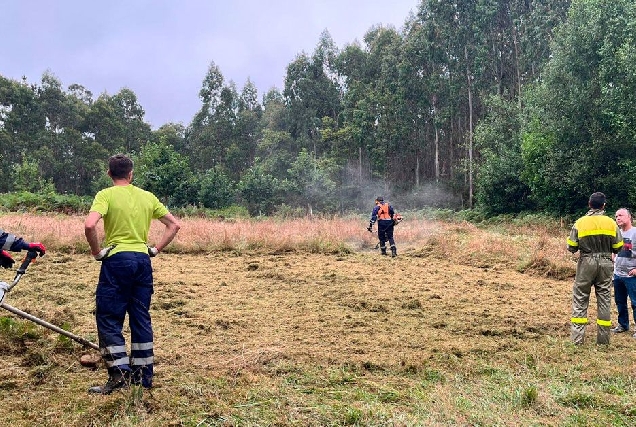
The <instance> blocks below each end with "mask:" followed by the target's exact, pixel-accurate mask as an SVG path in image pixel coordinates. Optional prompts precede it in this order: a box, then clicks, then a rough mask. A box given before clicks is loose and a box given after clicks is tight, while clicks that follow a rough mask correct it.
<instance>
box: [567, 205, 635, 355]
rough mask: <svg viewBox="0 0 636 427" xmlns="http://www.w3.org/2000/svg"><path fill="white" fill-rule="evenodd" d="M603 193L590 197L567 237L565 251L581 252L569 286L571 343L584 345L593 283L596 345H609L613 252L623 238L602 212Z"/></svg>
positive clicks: (603, 209) (617, 249)
mask: <svg viewBox="0 0 636 427" xmlns="http://www.w3.org/2000/svg"><path fill="white" fill-rule="evenodd" d="M605 201H606V199H605V194H603V193H600V192H597V193H593V194H592V195H591V196H590V199H589V201H588V205H589V208H590V210H589V211H588V212H587V214H585V215H584V216H582V217H581V218H579V219H578V220H576V222H575V223H574V226H573V227H572V231H570V236H569V237H568V239H567V244H568V250H569V251H570V252H572V253H575V252H577V251H579V252H580V257H579V261H578V263H577V266H576V277H575V279H574V286H573V288H572V319H571V320H572V331H571V338H572V342H574V344H577V345H580V344H583V342H584V340H585V326H586V325H587V323H588V320H587V308H588V305H589V302H590V293H591V291H592V286H594V290H595V292H596V303H597V320H596V324H597V334H596V343H597V344H609V340H610V327H611V326H612V322H611V320H610V319H611V286H612V274H613V270H614V267H613V265H612V254H616V253H618V252H619V250H620V249H621V247H622V246H623V237H622V235H621V231H620V229H619V228H618V225H617V224H616V222H615V221H614V220H613V219H612V218H610V217H608V216H607V215H605Z"/></svg>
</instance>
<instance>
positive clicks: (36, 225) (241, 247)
mask: <svg viewBox="0 0 636 427" xmlns="http://www.w3.org/2000/svg"><path fill="white" fill-rule="evenodd" d="M180 221H181V223H182V228H181V230H180V232H179V233H178V235H177V237H176V238H175V240H174V242H173V243H172V244H171V245H170V246H169V247H168V248H166V251H167V252H171V253H183V254H188V253H209V252H216V251H233V252H236V253H244V252H246V251H247V252H250V251H256V252H260V251H265V252H271V253H282V252H291V251H304V252H311V253H350V252H358V251H365V250H372V249H374V248H376V246H377V243H378V240H377V234H376V233H375V230H374V232H373V233H369V232H368V231H367V230H366V226H367V225H368V223H367V219H366V217H334V218H331V219H324V218H321V219H309V218H304V219H293V220H280V219H276V218H268V219H236V220H210V219H204V218H182V219H180ZM0 227H2V228H3V229H4V230H6V231H9V232H12V233H14V234H17V235H19V236H22V237H24V238H25V239H27V240H33V241H36V240H37V241H42V242H43V243H44V244H45V245H46V246H47V248H49V250H54V251H60V252H67V253H85V252H88V245H87V244H86V241H85V238H84V217H81V216H67V215H33V214H5V215H2V216H1V217H0ZM162 230H163V226H162V225H161V223H159V222H158V221H154V222H153V224H152V226H151V229H150V236H149V243H150V244H152V243H153V242H156V241H158V240H159V238H160V235H161V232H162ZM100 233H101V228H100ZM567 233H568V229H567V228H566V227H565V225H563V224H559V223H558V222H557V221H555V222H554V223H550V224H547V225H546V224H545V223H542V224H522V225H515V224H512V223H511V224H503V225H501V224H497V225H490V226H477V225H474V224H472V223H469V222H466V221H457V222H448V221H439V220H428V219H411V220H409V219H406V220H404V221H403V222H402V223H400V224H399V225H397V226H396V227H395V239H396V244H397V247H398V251H399V252H400V253H404V252H405V251H406V252H412V253H413V254H416V255H417V254H420V255H422V256H433V257H438V258H446V259H450V260H457V262H461V263H470V264H472V265H478V266H484V267H487V266H489V265H495V264H498V265H506V266H507V267H512V268H515V269H517V270H520V271H529V272H535V273H537V274H543V275H546V276H550V277H554V278H565V277H569V276H571V275H573V274H574V268H575V265H574V262H573V259H574V258H573V257H572V256H571V255H570V254H569V253H568V252H567V251H566V250H565V237H566V236H567ZM100 237H103V233H101V234H100Z"/></svg>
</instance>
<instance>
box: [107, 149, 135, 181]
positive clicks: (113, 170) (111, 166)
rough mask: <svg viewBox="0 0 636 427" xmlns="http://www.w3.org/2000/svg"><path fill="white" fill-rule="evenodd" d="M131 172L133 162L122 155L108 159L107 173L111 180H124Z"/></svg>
mask: <svg viewBox="0 0 636 427" xmlns="http://www.w3.org/2000/svg"><path fill="white" fill-rule="evenodd" d="M131 170H133V161H132V160H131V159H130V157H128V156H126V155H124V154H115V155H114V156H111V157H110V158H109V159H108V172H109V173H110V176H111V178H113V179H121V178H126V177H128V174H129V173H130V171H131Z"/></svg>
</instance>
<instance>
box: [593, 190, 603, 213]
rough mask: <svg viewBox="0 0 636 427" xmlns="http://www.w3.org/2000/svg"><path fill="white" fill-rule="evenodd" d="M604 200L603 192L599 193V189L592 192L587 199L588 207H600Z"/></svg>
mask: <svg viewBox="0 0 636 427" xmlns="http://www.w3.org/2000/svg"><path fill="white" fill-rule="evenodd" d="M605 200H606V199H605V194H603V193H601V192H600V191H597V192H596V193H592V195H591V196H590V201H589V204H590V207H591V208H592V209H601V208H602V207H603V205H605Z"/></svg>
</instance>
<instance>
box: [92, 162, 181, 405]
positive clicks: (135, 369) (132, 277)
mask: <svg viewBox="0 0 636 427" xmlns="http://www.w3.org/2000/svg"><path fill="white" fill-rule="evenodd" d="M108 175H109V176H110V177H111V179H112V180H113V186H112V187H109V188H106V189H104V190H101V191H99V192H98V193H97V194H96V195H95V199H94V200H93V204H92V206H91V209H90V213H89V214H88V216H87V217H86V221H85V223H84V233H85V235H86V240H87V241H88V244H89V245H90V248H91V254H92V255H93V257H94V258H95V259H96V260H97V261H101V262H102V265H101V268H100V272H99V281H98V283H97V291H96V293H95V301H96V310H95V319H96V323H97V333H98V337H99V347H100V351H101V354H102V358H103V360H104V362H105V363H106V367H107V368H108V381H107V382H106V384H105V385H103V386H96V387H91V388H90V389H89V392H90V393H99V394H110V393H111V392H112V391H113V390H116V389H119V388H122V387H126V386H127V385H128V384H130V383H132V384H138V385H141V386H143V387H145V388H150V387H152V377H153V365H154V347H153V331H152V322H151V319H150V312H149V309H150V300H151V296H152V293H153V277H152V265H151V262H150V258H151V257H154V256H156V255H157V254H158V253H159V252H161V251H162V250H163V248H165V247H166V246H167V245H168V244H169V243H170V242H171V241H172V240H173V239H174V237H175V236H176V234H177V232H178V231H179V228H180V227H181V226H180V224H179V222H178V221H177V219H176V218H175V217H174V216H173V215H172V214H171V213H170V212H169V211H168V209H167V208H166V207H165V206H164V205H163V204H162V203H161V202H160V201H159V199H157V197H156V196H155V195H154V194H152V193H150V192H148V191H145V190H142V189H141V188H138V187H135V186H134V185H132V184H131V182H132V179H133V162H132V160H131V159H130V158H128V157H127V156H125V155H123V154H118V155H115V156H112V157H111V158H110V159H109V160H108ZM101 219H103V220H104V234H105V236H104V243H103V245H102V244H100V242H99V238H98V235H97V224H98V223H99V221H100V220H101ZM153 219H158V220H159V221H161V223H163V224H164V226H165V228H164V231H163V234H162V236H161V239H160V241H159V243H157V245H156V246H150V245H149V244H148V232H149V230H150V223H151V222H152V220H153ZM126 314H128V322H129V325H130V338H131V343H130V347H131V349H130V356H129V355H128V352H127V349H126V341H125V339H124V336H123V333H122V329H123V325H124V319H125V317H126Z"/></svg>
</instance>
